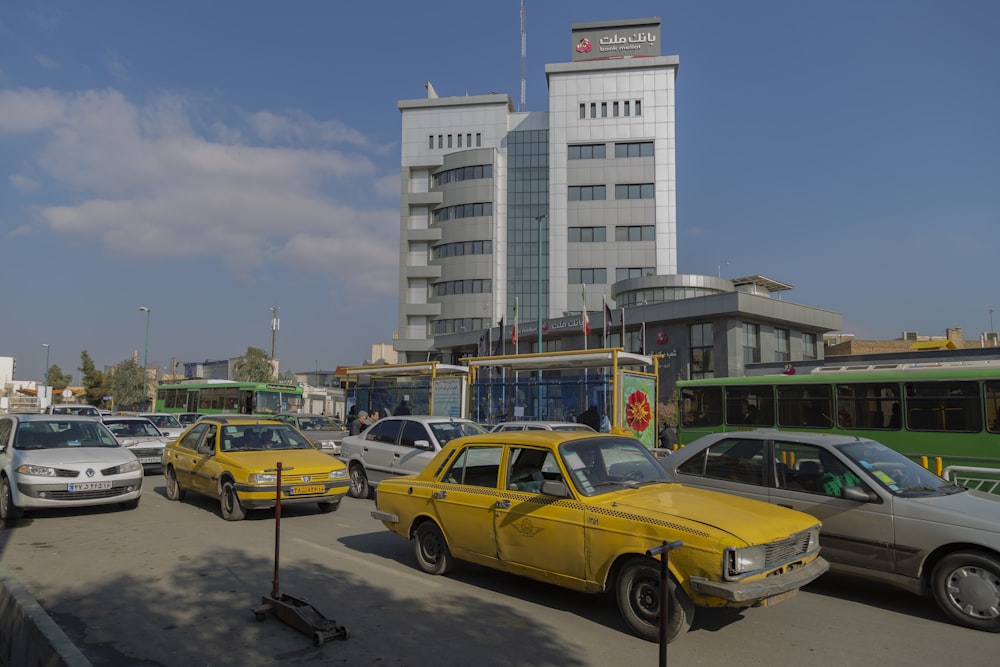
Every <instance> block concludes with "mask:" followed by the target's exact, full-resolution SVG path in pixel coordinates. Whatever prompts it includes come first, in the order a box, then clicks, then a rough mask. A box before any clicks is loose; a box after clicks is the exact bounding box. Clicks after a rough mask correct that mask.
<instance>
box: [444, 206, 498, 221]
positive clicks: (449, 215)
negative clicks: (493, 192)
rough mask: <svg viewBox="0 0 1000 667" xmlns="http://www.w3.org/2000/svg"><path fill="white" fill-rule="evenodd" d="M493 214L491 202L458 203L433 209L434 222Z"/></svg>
mask: <svg viewBox="0 0 1000 667" xmlns="http://www.w3.org/2000/svg"><path fill="white" fill-rule="evenodd" d="M491 215H493V202H483V203H476V204H459V205H457V206H448V207H446V208H439V209H438V210H436V211H434V222H445V221H446V220H455V219H458V218H478V217H486V216H491Z"/></svg>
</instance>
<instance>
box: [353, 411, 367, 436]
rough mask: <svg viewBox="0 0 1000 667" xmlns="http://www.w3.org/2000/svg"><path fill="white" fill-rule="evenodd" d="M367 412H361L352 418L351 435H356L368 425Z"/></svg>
mask: <svg viewBox="0 0 1000 667" xmlns="http://www.w3.org/2000/svg"><path fill="white" fill-rule="evenodd" d="M367 422H368V411H367V410H362V411H361V412H359V413H358V416H357V417H355V418H354V421H352V422H351V435H358V434H359V433H361V432H362V431H363V430H365V427H366V426H367V425H368V423H367Z"/></svg>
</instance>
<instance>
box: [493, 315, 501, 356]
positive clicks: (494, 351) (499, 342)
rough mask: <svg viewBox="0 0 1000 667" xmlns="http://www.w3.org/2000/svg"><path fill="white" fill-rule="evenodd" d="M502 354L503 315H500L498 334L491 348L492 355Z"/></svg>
mask: <svg viewBox="0 0 1000 667" xmlns="http://www.w3.org/2000/svg"><path fill="white" fill-rule="evenodd" d="M500 354H503V315H501V316H500V335H499V336H498V337H497V344H496V347H494V348H493V356H494V357H496V356H499V355H500Z"/></svg>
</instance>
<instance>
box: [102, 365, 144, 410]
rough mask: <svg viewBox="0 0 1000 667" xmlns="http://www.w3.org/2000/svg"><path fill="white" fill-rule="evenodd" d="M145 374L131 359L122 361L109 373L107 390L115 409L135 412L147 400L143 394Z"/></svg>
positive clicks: (142, 406)
mask: <svg viewBox="0 0 1000 667" xmlns="http://www.w3.org/2000/svg"><path fill="white" fill-rule="evenodd" d="M145 379H146V373H145V372H144V370H143V368H142V367H141V366H139V364H137V363H136V362H135V361H133V360H132V359H128V360H127V361H123V362H121V363H120V364H118V365H117V366H115V367H114V369H112V371H111V377H110V378H109V379H108V389H109V390H110V392H111V400H112V401H113V405H114V406H115V408H116V409H121V410H130V409H131V410H137V409H141V408H144V407H145V406H146V402H147V401H148V400H149V399H148V398H147V397H146V392H145Z"/></svg>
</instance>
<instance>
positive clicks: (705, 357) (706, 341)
mask: <svg viewBox="0 0 1000 667" xmlns="http://www.w3.org/2000/svg"><path fill="white" fill-rule="evenodd" d="M689 334H690V337H691V379H692V380H698V379H701V378H713V377H715V360H714V355H713V354H712V350H713V348H714V345H715V336H714V334H713V331H712V323H711V322H703V323H701V324H692V325H691V327H690V329H689ZM720 408H721V406H720Z"/></svg>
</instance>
